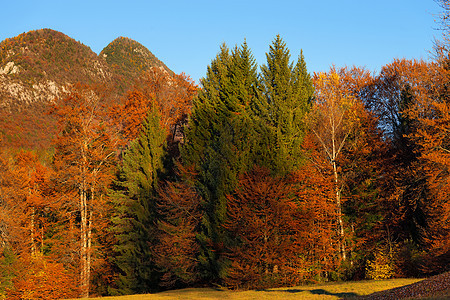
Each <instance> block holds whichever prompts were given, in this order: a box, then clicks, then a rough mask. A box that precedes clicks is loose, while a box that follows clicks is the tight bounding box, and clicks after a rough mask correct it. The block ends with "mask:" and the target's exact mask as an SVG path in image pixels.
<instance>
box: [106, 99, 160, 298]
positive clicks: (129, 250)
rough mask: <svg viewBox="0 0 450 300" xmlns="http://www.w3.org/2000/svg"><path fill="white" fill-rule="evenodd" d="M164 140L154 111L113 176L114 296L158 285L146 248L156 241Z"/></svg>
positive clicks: (150, 257) (141, 291)
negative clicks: (157, 193)
mask: <svg viewBox="0 0 450 300" xmlns="http://www.w3.org/2000/svg"><path fill="white" fill-rule="evenodd" d="M165 138H166V134H165V131H164V129H163V128H162V127H161V125H160V116H159V113H158V111H157V109H155V108H154V109H152V110H151V111H150V113H149V115H148V117H147V119H146V121H145V122H144V124H143V126H142V129H141V132H140V134H139V137H138V138H137V139H136V140H134V141H133V142H132V143H131V145H130V147H129V148H128V150H127V151H126V152H125V154H124V157H123V162H122V166H121V167H120V170H119V172H118V173H117V180H116V181H115V184H114V187H113V191H112V192H111V198H112V204H113V207H114V213H113V218H112V223H113V224H114V226H113V228H112V232H113V234H114V235H115V238H116V240H117V243H116V246H115V251H116V256H115V257H114V258H113V261H114V264H115V265H116V266H117V268H118V269H119V270H120V275H119V279H118V281H117V289H115V290H114V291H112V293H114V294H133V293H148V292H152V291H155V289H156V288H157V286H158V283H157V280H158V273H157V271H156V269H155V264H154V259H153V257H152V255H151V248H150V246H151V245H152V244H154V242H155V239H156V238H155V230H156V229H155V228H156V218H157V216H156V187H157V183H158V178H159V177H160V174H161V172H162V171H163V163H162V157H163V155H164V146H165Z"/></svg>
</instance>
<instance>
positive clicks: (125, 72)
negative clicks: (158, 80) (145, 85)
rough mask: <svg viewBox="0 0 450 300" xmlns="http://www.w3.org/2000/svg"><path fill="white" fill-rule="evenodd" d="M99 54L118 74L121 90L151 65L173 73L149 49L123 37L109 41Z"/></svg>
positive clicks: (124, 89) (126, 87) (125, 88)
mask: <svg viewBox="0 0 450 300" xmlns="http://www.w3.org/2000/svg"><path fill="white" fill-rule="evenodd" d="M99 56H100V57H101V58H103V59H105V61H106V63H107V64H108V66H109V67H110V68H111V70H112V71H113V72H114V73H115V74H116V75H118V76H119V82H118V85H119V86H120V88H119V89H120V90H121V92H123V91H126V90H127V89H128V88H129V87H130V86H132V84H133V83H134V81H136V80H137V79H138V78H139V76H140V75H141V74H142V72H143V71H147V70H149V69H150V68H152V67H156V68H163V69H164V70H165V71H167V72H168V73H169V74H173V72H172V71H171V70H170V69H169V68H168V67H167V66H166V65H165V64H164V63H163V62H162V61H160V60H159V59H158V58H157V57H156V56H155V55H154V54H153V53H152V52H150V50H148V49H147V48H146V47H144V46H143V45H141V44H140V43H138V42H136V41H134V40H132V39H129V38H125V37H119V38H117V39H115V40H114V41H112V42H111V43H109V44H108V46H106V47H105V48H104V49H103V50H102V51H101V52H100V54H99Z"/></svg>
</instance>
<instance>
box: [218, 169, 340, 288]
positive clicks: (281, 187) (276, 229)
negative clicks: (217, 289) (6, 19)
mask: <svg viewBox="0 0 450 300" xmlns="http://www.w3.org/2000/svg"><path fill="white" fill-rule="evenodd" d="M315 172H316V170H315V169H314V168H313V167H312V166H308V167H307V168H305V169H302V170H301V171H299V172H298V173H296V174H294V175H292V176H290V177H288V178H284V179H283V178H274V177H272V176H270V175H269V173H268V171H266V170H264V169H259V168H256V169H254V170H253V171H252V172H251V173H247V174H244V175H243V176H241V178H240V181H239V186H238V188H237V189H236V191H235V192H234V193H233V194H232V195H229V196H228V197H227V198H228V202H227V206H228V210H227V212H228V219H227V222H226V223H225V225H224V226H225V228H226V229H227V230H228V231H229V233H230V239H231V240H232V241H230V244H229V246H228V247H227V253H228V254H227V255H228V257H229V259H230V268H229V269H228V271H227V277H226V278H225V283H226V284H227V285H229V286H230V287H232V288H245V289H250V288H264V287H269V286H270V287H273V286H286V285H296V284H299V283H302V282H305V281H306V280H309V279H312V278H313V277H315V276H317V275H320V274H321V273H322V272H325V271H328V270H330V266H332V264H333V256H335V251H336V249H334V248H333V238H332V236H333V234H334V232H335V230H334V227H333V225H332V224H333V220H334V218H335V212H334V205H333V201H332V199H333V198H332V197H333V186H332V181H330V180H329V179H330V177H328V178H324V177H322V176H321V175H320V174H319V173H315ZM327 179H328V180H327ZM321 188H323V189H321ZM330 250H331V251H330Z"/></svg>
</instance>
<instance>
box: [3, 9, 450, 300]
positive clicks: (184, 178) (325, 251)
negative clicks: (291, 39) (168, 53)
mask: <svg viewBox="0 0 450 300" xmlns="http://www.w3.org/2000/svg"><path fill="white" fill-rule="evenodd" d="M441 3H442V8H443V17H442V19H441V22H442V23H441V25H442V26H441V27H442V29H443V33H444V35H443V36H444V37H443V39H442V40H440V41H436V43H435V49H434V50H433V59H431V60H430V61H424V60H415V59H411V60H408V59H394V60H393V61H392V63H390V64H387V65H385V66H383V67H382V69H381V71H380V72H379V73H378V74H371V73H370V72H369V71H367V70H365V69H364V68H359V67H343V68H337V67H331V68H330V70H329V71H328V72H321V73H313V74H310V73H309V72H308V70H307V66H306V59H305V57H304V56H303V53H302V52H301V53H300V54H299V55H298V57H296V58H295V59H292V57H291V54H290V51H289V49H288V47H287V45H286V43H285V42H284V41H283V39H282V38H281V37H280V36H277V37H275V38H274V40H273V42H272V43H271V44H270V45H269V49H268V51H267V54H266V62H265V63H264V64H263V65H261V66H258V65H257V64H256V62H255V59H254V58H253V55H252V52H251V49H250V48H249V47H248V45H247V44H246V43H245V42H244V43H243V44H241V45H239V46H235V47H234V48H231V49H230V48H228V47H227V45H225V44H224V45H222V46H220V49H219V52H218V54H217V56H216V57H214V58H213V59H212V61H211V63H210V65H209V66H208V68H207V73H206V75H205V77H204V78H203V79H202V80H201V83H200V85H199V86H197V85H196V84H195V83H194V82H193V81H192V80H191V79H190V78H189V76H187V75H185V74H179V75H177V74H172V73H169V72H167V71H165V70H164V69H163V68H152V69H150V70H147V71H144V72H143V73H141V75H140V76H139V78H138V79H137V80H136V81H135V82H134V83H133V85H132V88H130V89H129V90H128V91H127V92H124V93H123V96H121V98H120V99H119V100H118V101H115V102H114V104H113V105H104V104H105V103H112V102H111V101H108V99H109V98H110V97H111V94H110V93H109V90H108V89H107V88H105V87H104V86H101V85H94V84H81V83H80V84H74V85H73V86H71V88H70V90H68V91H67V92H66V93H64V94H61V96H60V97H59V98H58V99H56V101H55V102H54V103H53V105H52V107H51V109H50V111H49V112H48V113H49V114H50V115H51V116H53V117H54V118H55V119H56V120H57V125H58V133H57V134H56V136H55V138H54V139H53V141H52V145H51V147H49V149H47V151H46V152H45V153H46V154H45V155H42V152H39V153H38V152H37V151H34V150H32V149H14V150H12V149H7V148H6V147H2V152H1V153H0V298H2V297H3V298H6V299H38V298H39V299H41V298H43V299H58V298H72V297H89V296H95V295H98V296H100V295H124V294H139V293H152V292H157V291H162V290H167V289H178V288H184V287H200V286H224V287H227V288H229V289H264V288H272V287H288V286H298V285H302V284H307V283H316V282H325V281H343V280H361V279H386V278H395V277H423V276H431V275H435V274H440V273H443V272H446V271H449V266H450V230H449V229H450V220H449V218H450V202H449V199H450V196H449V195H450V173H449V172H450V134H449V131H450V99H449V95H450V94H449V92H448V88H449V87H448V86H449V82H450V73H449V72H450V56H449V48H448V47H449V43H448V37H449V33H450V32H449V29H450V27H449V26H448V25H449V24H448V19H447V18H448V16H449V13H450V6H449V4H448V1H441ZM0 137H1V136H0Z"/></svg>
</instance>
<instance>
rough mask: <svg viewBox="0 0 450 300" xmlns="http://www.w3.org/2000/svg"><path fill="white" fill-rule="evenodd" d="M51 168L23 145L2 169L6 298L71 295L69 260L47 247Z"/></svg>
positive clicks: (51, 228) (53, 226) (51, 225)
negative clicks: (7, 258)
mask: <svg viewBox="0 0 450 300" xmlns="http://www.w3.org/2000/svg"><path fill="white" fill-rule="evenodd" d="M51 174H52V172H51V170H50V169H49V168H47V167H46V166H44V165H43V164H41V163H40V162H39V160H38V158H37V156H36V155H35V154H34V153H32V152H28V151H21V152H19V153H17V154H16V155H15V156H14V157H13V158H12V162H11V163H10V165H9V166H7V168H6V169H5V170H4V172H3V175H4V176H7V177H9V180H8V181H6V180H2V183H1V185H2V186H1V189H2V191H3V192H4V193H2V200H3V201H2V207H1V209H0V211H1V214H0V224H1V227H2V229H4V231H2V246H1V248H2V250H3V251H2V252H3V253H4V251H8V250H7V249H8V248H9V249H10V250H12V251H13V253H14V257H15V259H14V260H13V261H12V263H11V264H9V266H7V268H9V272H10V275H11V286H10V287H9V288H8V289H7V291H6V294H7V297H8V299H23V298H30V299H34V298H37V297H43V298H46V299H58V298H61V297H73V296H75V295H76V292H77V282H76V279H75V277H74V276H73V272H71V269H70V265H68V264H65V263H64V259H62V258H61V257H59V256H57V255H55V254H56V252H57V251H54V248H53V245H54V243H53V242H52V239H53V238H54V237H55V233H54V232H55V231H56V230H57V228H58V226H57V220H55V219H57V217H58V216H57V213H56V214H55V213H54V210H55V209H57V207H56V206H55V203H54V193H53V185H52V182H51ZM3 259H5V257H3Z"/></svg>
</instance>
